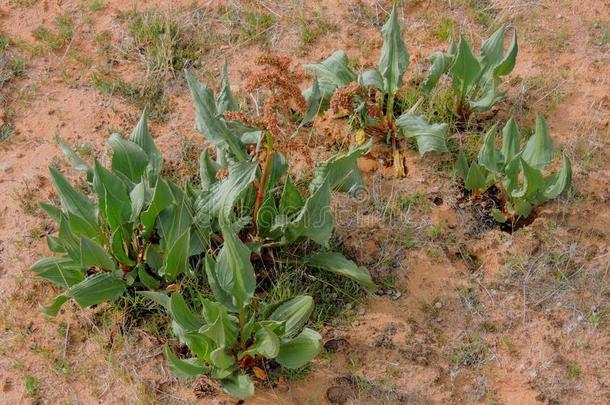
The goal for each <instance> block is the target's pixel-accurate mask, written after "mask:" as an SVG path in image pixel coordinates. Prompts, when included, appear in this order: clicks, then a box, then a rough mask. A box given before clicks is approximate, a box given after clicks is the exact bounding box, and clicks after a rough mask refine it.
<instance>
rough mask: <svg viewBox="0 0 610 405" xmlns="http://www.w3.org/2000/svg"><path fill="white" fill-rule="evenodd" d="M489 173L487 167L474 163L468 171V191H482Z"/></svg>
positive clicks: (466, 185)
mask: <svg viewBox="0 0 610 405" xmlns="http://www.w3.org/2000/svg"><path fill="white" fill-rule="evenodd" d="M486 177H487V173H486V170H485V167H483V166H481V165H479V164H478V163H476V162H474V163H473V164H472V166H470V169H468V175H467V176H466V181H465V182H464V187H466V190H470V191H482V190H483V189H484V188H485V183H486Z"/></svg>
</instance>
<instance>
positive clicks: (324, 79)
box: [304, 51, 357, 100]
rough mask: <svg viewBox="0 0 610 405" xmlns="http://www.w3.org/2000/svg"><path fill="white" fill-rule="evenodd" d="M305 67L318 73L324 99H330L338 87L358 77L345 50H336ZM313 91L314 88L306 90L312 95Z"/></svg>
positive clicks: (307, 93) (306, 92) (308, 94)
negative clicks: (321, 59) (318, 61)
mask: <svg viewBox="0 0 610 405" xmlns="http://www.w3.org/2000/svg"><path fill="white" fill-rule="evenodd" d="M304 68H305V69H306V70H310V71H312V72H314V73H315V74H316V78H317V79H318V86H319V90H320V96H321V99H322V100H328V99H329V98H330V97H331V96H332V95H333V93H334V92H335V90H336V89H337V88H339V87H343V86H345V85H346V84H348V83H350V82H353V81H355V80H356V79H357V75H356V73H355V72H354V71H353V70H352V68H351V67H350V66H349V62H348V59H347V55H346V53H345V52H343V51H335V52H334V53H333V54H332V55H331V56H329V57H328V58H326V59H324V60H323V61H322V62H320V63H316V64H309V65H305V66H304ZM311 93H312V90H310V91H305V95H306V96H310V95H311ZM307 98H308V97H307Z"/></svg>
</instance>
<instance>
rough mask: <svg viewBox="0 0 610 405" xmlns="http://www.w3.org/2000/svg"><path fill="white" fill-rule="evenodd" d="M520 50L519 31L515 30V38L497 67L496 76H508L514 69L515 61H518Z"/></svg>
mask: <svg viewBox="0 0 610 405" xmlns="http://www.w3.org/2000/svg"><path fill="white" fill-rule="evenodd" d="M518 52H519V45H517V31H514V32H513V39H512V40H511V43H510V46H509V47H508V52H507V53H506V55H505V56H504V59H503V60H502V61H501V62H500V63H499V64H498V65H497V66H496V67H495V69H494V75H495V76H498V77H500V76H506V75H507V74H509V73H510V72H512V71H513V69H514V67H515V63H516V62H517V53H518Z"/></svg>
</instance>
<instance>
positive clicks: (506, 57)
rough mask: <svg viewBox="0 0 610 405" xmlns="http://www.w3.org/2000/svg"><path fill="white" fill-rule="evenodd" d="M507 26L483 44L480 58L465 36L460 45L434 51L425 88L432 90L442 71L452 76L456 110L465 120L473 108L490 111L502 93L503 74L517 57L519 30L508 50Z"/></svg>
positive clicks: (505, 73) (510, 68)
mask: <svg viewBox="0 0 610 405" xmlns="http://www.w3.org/2000/svg"><path fill="white" fill-rule="evenodd" d="M505 36H506V27H504V26H503V27H501V28H500V29H498V30H497V31H496V32H494V33H493V34H492V35H491V36H490V37H489V38H488V39H487V40H485V42H484V43H483V46H482V47H481V52H480V55H479V57H478V58H475V56H474V55H473V53H472V47H471V46H470V44H468V42H467V41H466V39H465V38H464V37H463V36H462V37H461V38H460V43H459V45H457V46H456V45H455V43H453V42H452V43H451V44H450V45H449V49H448V50H447V52H440V51H439V52H435V53H434V54H432V55H431V56H430V61H431V62H432V65H431V66H430V71H429V73H428V77H427V79H426V80H425V81H424V84H423V88H424V92H425V93H426V94H430V93H431V92H432V89H433V88H434V87H435V86H436V84H437V83H438V81H439V79H440V78H441V77H442V76H443V74H445V73H447V74H449V75H450V76H451V88H452V89H453V92H454V94H455V100H456V102H455V111H454V113H455V114H456V115H457V116H458V117H459V118H461V119H462V120H466V119H467V118H468V117H469V116H470V114H471V113H472V112H473V111H477V112H483V111H488V110H489V109H491V107H492V106H493V105H494V104H495V103H496V102H498V100H500V99H501V98H502V97H503V94H502V93H500V92H499V91H498V87H499V85H500V83H501V81H502V80H501V78H502V76H506V75H508V74H510V73H511V72H512V70H513V68H514V67H515V62H516V60H517V52H518V51H519V47H518V45H517V33H516V31H515V32H513V37H512V41H511V44H510V46H509V48H508V51H507V52H506V53H504V37H505Z"/></svg>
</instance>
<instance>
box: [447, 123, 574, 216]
mask: <svg viewBox="0 0 610 405" xmlns="http://www.w3.org/2000/svg"><path fill="white" fill-rule="evenodd" d="M496 133H497V125H494V126H493V127H492V128H491V129H490V130H489V131H488V132H487V135H486V136H485V141H484V144H483V145H482V147H481V150H480V151H479V156H478V162H473V163H472V164H471V165H468V162H467V159H466V156H465V155H464V154H463V153H460V155H459V157H458V163H457V171H458V174H459V175H460V176H461V177H462V178H463V179H464V186H465V188H466V189H467V190H470V191H472V196H473V198H476V196H477V195H478V194H480V193H482V192H484V191H485V190H487V189H488V188H489V187H491V186H492V185H496V186H497V187H498V188H499V189H500V191H501V198H502V202H501V204H502V205H501V209H494V210H493V212H492V214H493V216H494V218H495V219H496V221H498V222H501V223H504V222H506V221H508V220H511V221H514V220H516V219H518V218H527V217H528V216H529V215H530V213H531V211H532V208H533V207H534V206H536V205H540V204H543V203H545V202H546V201H549V200H552V199H555V198H557V197H558V196H559V195H560V194H561V193H562V192H564V191H565V190H567V189H568V188H569V187H570V182H571V178H572V169H571V166H570V161H569V160H568V158H567V157H566V156H565V155H564V156H563V158H562V168H561V170H560V171H559V172H558V173H557V172H554V173H552V174H549V175H547V176H544V175H543V173H542V171H543V170H544V169H545V168H546V167H547V166H548V165H549V164H550V163H552V162H553V160H554V157H555V148H554V146H553V140H552V139H551V137H550V135H549V130H548V127H547V123H546V121H545V119H544V117H543V116H542V115H541V114H537V115H536V130H535V132H534V134H533V135H532V136H531V137H530V138H529V139H528V141H527V143H526V144H525V146H524V147H523V148H522V149H521V148H520V135H519V128H518V127H517V124H516V123H515V120H514V119H513V118H511V119H510V120H509V121H508V122H507V123H506V125H505V126H504V128H503V129H502V148H501V149H498V148H497V147H496V144H495V138H496Z"/></svg>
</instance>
